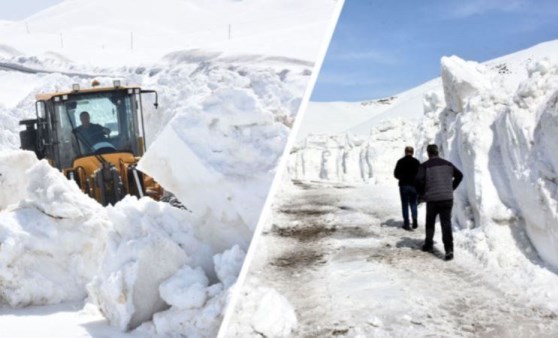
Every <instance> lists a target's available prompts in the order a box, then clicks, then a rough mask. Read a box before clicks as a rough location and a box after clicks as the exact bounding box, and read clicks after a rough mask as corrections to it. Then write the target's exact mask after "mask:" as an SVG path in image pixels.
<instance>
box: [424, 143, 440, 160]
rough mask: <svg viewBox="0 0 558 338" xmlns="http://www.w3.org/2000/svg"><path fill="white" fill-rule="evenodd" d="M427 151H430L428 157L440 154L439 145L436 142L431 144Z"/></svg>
mask: <svg viewBox="0 0 558 338" xmlns="http://www.w3.org/2000/svg"><path fill="white" fill-rule="evenodd" d="M426 152H427V153H428V157H429V158H430V157H434V156H438V146H437V145H435V144H429V145H428V146H427V147H426Z"/></svg>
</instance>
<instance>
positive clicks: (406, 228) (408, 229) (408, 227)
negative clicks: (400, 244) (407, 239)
mask: <svg viewBox="0 0 558 338" xmlns="http://www.w3.org/2000/svg"><path fill="white" fill-rule="evenodd" d="M403 230H407V231H412V230H413V229H411V227H410V226H408V225H404V226H403Z"/></svg>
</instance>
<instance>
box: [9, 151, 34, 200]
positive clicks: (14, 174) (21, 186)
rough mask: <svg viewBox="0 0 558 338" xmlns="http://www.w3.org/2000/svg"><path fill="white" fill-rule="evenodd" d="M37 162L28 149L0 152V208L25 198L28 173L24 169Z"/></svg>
mask: <svg viewBox="0 0 558 338" xmlns="http://www.w3.org/2000/svg"><path fill="white" fill-rule="evenodd" d="M36 163H37V156H35V153H33V152H30V151H21V150H13V151H3V152H0V209H4V208H6V207H7V206H8V205H10V204H13V203H17V202H19V201H21V200H22V199H24V198H25V196H26V187H27V183H28V180H29V178H28V175H27V173H26V171H27V170H28V169H29V168H31V167H32V166H33V165H34V164H36Z"/></svg>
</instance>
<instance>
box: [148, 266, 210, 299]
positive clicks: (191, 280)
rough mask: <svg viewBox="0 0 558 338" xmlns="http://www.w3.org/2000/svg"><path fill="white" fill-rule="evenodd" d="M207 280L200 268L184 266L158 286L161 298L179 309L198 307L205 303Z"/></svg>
mask: <svg viewBox="0 0 558 338" xmlns="http://www.w3.org/2000/svg"><path fill="white" fill-rule="evenodd" d="M208 284H209V280H208V279H207V277H206V276H205V273H204V272H203V270H202V269H201V268H199V267H198V268H196V269H192V268H191V267H189V266H185V267H183V268H182V269H180V270H178V272H176V273H175V274H174V275H173V276H172V277H171V278H169V279H167V280H166V281H165V282H163V283H162V284H161V285H160V286H159V292H160V294H161V298H163V300H164V301H165V302H167V304H169V305H172V306H175V307H177V308H179V309H192V308H199V307H202V306H203V305H204V304H205V300H206V299H207V292H206V290H205V288H206V287H207V285H208Z"/></svg>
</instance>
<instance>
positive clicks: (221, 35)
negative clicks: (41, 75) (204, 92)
mask: <svg viewBox="0 0 558 338" xmlns="http://www.w3.org/2000/svg"><path fill="white" fill-rule="evenodd" d="M336 3H337V1H335V0H309V1H304V2H299V1H294V0H287V1H254V0H244V1H236V0H214V1H206V0H160V1H152V0H117V1H111V0H98V1H89V0H70V1H63V2H62V3H60V4H58V5H55V6H52V7H50V8H48V9H46V10H43V11H41V12H39V13H37V14H35V15H32V16H31V17H29V18H27V19H25V20H22V21H18V22H2V23H0V41H1V44H2V45H5V46H9V47H10V48H11V51H10V52H9V53H10V54H19V53H24V54H25V55H40V54H42V53H45V52H54V53H57V54H61V55H63V56H64V57H65V58H68V59H70V60H73V61H75V62H80V63H82V64H84V63H87V64H91V65H97V66H100V65H127V66H130V65H137V64H139V63H142V62H146V61H149V62H154V61H157V60H159V59H160V58H161V57H162V56H163V55H165V54H167V53H170V52H173V51H176V50H181V49H184V50H186V49H203V50H204V51H213V52H218V53H222V54H224V55H235V56H237V55H238V54H243V55H254V54H256V55H268V56H275V57H278V56H281V57H289V58H297V59H302V60H308V61H313V60H315V59H316V57H317V53H318V49H319V47H320V45H321V43H322V41H323V40H322V38H321V37H322V34H323V32H324V27H327V25H328V24H329V22H330V20H329V19H330V18H329V16H328V14H329V13H331V8H333V6H335V4H336ZM5 49H6V48H1V47H0V55H1V53H2V50H3V53H7V51H6V50H5Z"/></svg>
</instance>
